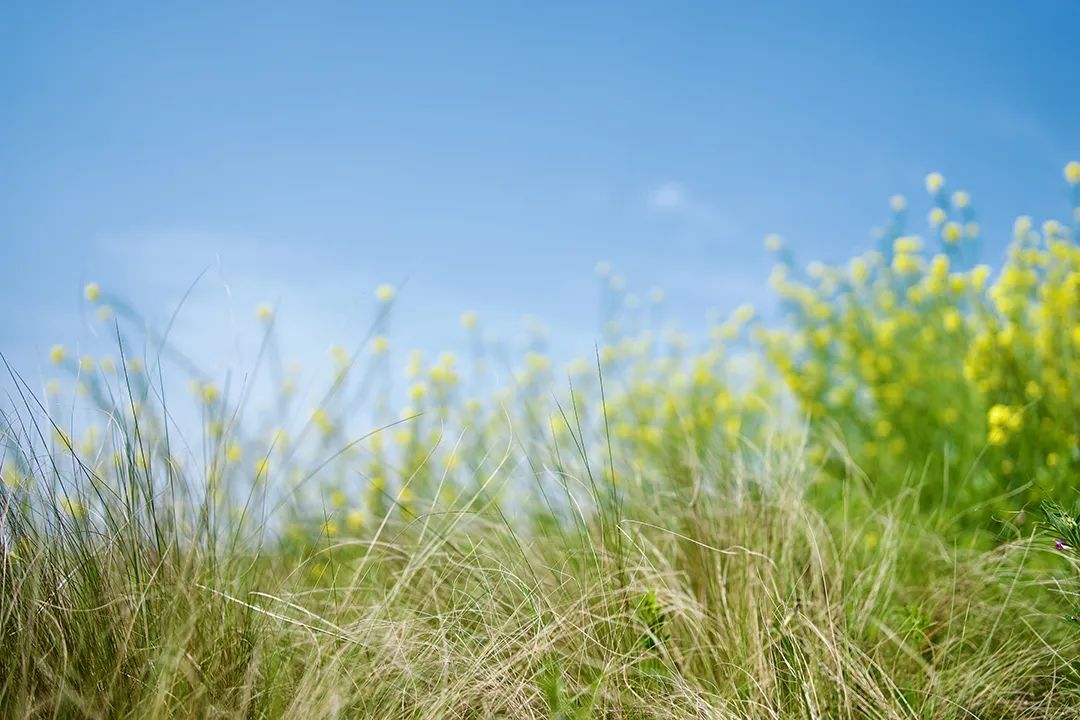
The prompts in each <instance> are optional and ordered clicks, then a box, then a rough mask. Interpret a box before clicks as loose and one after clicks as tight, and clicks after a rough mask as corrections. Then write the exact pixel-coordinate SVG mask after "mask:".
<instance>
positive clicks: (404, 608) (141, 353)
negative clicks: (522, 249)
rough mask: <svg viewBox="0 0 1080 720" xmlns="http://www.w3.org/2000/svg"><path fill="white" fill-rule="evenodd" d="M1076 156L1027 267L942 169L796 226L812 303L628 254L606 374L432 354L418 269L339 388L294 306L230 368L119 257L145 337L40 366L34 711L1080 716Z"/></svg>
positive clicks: (98, 312)
mask: <svg viewBox="0 0 1080 720" xmlns="http://www.w3.org/2000/svg"><path fill="white" fill-rule="evenodd" d="M1064 175H1065V181H1066V186H1067V187H1068V192H1069V193H1070V198H1071V204H1068V205H1065V206H1064V207H1063V212H1064V213H1066V215H1065V216H1064V219H1063V220H1047V221H1045V222H1041V223H1036V222H1035V221H1033V220H1032V219H1031V218H1028V217H1020V218H1018V219H1017V220H1016V222H1015V225H1014V227H1013V228H1012V229H1011V232H1012V238H1013V239H1012V242H1011V244H1010V245H1009V249H1008V252H1007V256H1006V257H1005V258H1004V262H1003V264H1002V265H1001V266H1000V267H999V268H996V269H995V268H991V267H990V266H988V265H985V264H981V263H982V262H983V261H985V260H986V259H987V258H985V257H984V256H985V253H984V252H983V251H982V250H981V248H980V240H981V235H982V232H983V230H982V228H981V227H980V226H979V223H978V218H977V215H976V213H975V209H974V204H973V202H972V199H971V198H970V197H969V196H968V194H967V193H965V192H963V191H962V190H954V189H952V188H950V187H949V186H948V185H947V183H946V181H945V179H944V178H943V177H942V176H941V175H939V174H937V173H932V174H930V175H928V176H927V177H926V190H927V193H928V195H927V197H928V199H929V202H928V203H923V202H921V201H920V203H919V205H920V207H922V206H923V205H925V207H926V208H927V209H928V211H929V214H928V216H927V217H926V218H925V220H924V218H923V217H922V216H921V212H920V213H919V215H918V216H916V214H915V213H914V211H912V210H911V209H910V208H909V204H908V201H907V200H906V199H905V198H902V197H900V196H895V197H893V198H892V199H891V200H890V206H891V212H892V216H891V219H890V221H889V222H888V223H887V225H886V226H885V227H884V228H883V229H882V230H881V232H880V233H879V235H878V237H877V239H876V241H875V242H876V247H873V248H871V249H869V250H868V251H867V252H866V253H864V254H862V255H859V256H858V257H854V258H852V259H851V260H850V262H847V263H845V264H843V265H839V266H831V265H825V264H822V263H817V262H812V263H810V264H809V265H807V266H806V267H802V266H800V265H799V263H798V262H797V259H796V252H795V250H796V249H797V248H793V247H789V246H788V245H786V244H785V242H784V240H783V239H782V238H780V237H778V236H769V237H768V238H766V240H765V245H766V250H765V251H767V252H770V253H773V254H774V255H775V256H776V269H775V271H774V272H773V275H772V277H771V278H769V280H768V281H769V283H770V286H771V288H772V290H773V292H774V293H775V295H776V297H777V298H778V300H779V308H780V311H779V313H778V314H777V315H775V316H769V317H762V316H761V315H760V314H759V313H757V312H755V309H754V308H752V307H750V306H742V307H739V308H736V309H735V310H734V311H733V312H732V313H731V314H730V316H728V317H726V318H721V319H717V320H716V321H715V322H713V323H711V325H710V327H708V328H707V330H706V332H705V333H704V334H700V333H698V334H688V333H686V332H683V331H679V330H678V329H676V328H672V327H666V326H665V325H664V323H663V321H662V317H663V316H662V313H660V312H659V311H658V308H660V307H662V305H663V303H664V296H663V292H662V291H660V290H653V291H650V292H648V293H647V294H645V295H642V296H638V295H637V294H633V293H631V292H629V291H628V290H627V289H626V287H625V280H624V279H623V278H621V277H620V276H618V275H617V274H616V273H615V271H614V270H613V269H612V268H610V267H608V266H607V265H606V264H601V265H600V266H598V267H597V274H598V278H599V282H600V285H601V293H602V307H603V311H602V314H603V317H602V326H601V328H600V330H599V331H598V342H597V345H596V347H595V348H584V349H583V350H584V351H585V352H584V354H583V356H582V357H581V358H579V359H576V360H573V361H571V362H570V363H569V364H564V363H563V362H561V359H558V358H553V357H551V356H550V355H549V354H548V353H547V352H546V347H545V342H544V338H543V336H542V334H540V333H539V332H537V333H535V335H534V336H533V337H531V339H530V340H529V342H528V345H527V347H525V348H523V350H522V351H521V352H520V353H515V354H510V353H507V352H505V351H504V350H502V349H500V348H496V347H493V346H491V344H490V343H488V342H487V341H486V340H485V335H484V333H483V323H482V318H480V317H478V316H477V315H476V314H475V313H472V312H466V313H464V314H463V315H462V318H461V324H462V332H463V333H464V337H465V342H464V343H463V347H466V348H468V350H467V352H464V353H460V357H459V356H458V355H456V354H454V353H450V352H445V353H442V354H439V355H437V356H435V357H434V358H432V357H425V356H424V354H422V353H420V352H415V351H414V352H411V353H408V354H405V353H400V352H399V349H398V348H396V347H394V345H393V334H392V332H391V324H390V322H389V319H390V309H391V308H392V307H393V304H394V302H395V289H394V288H393V287H391V286H388V285H387V286H381V287H379V288H376V289H375V292H374V298H373V307H374V309H373V320H372V322H371V326H370V332H369V333H367V334H366V335H364V336H363V337H357V338H348V341H349V343H350V344H348V345H341V346H335V347H333V348H331V351H330V355H331V361H332V362H333V365H334V371H333V374H332V377H330V378H329V379H328V381H327V382H326V383H325V384H324V385H323V386H322V387H320V388H319V389H318V390H317V392H314V393H312V392H307V393H302V392H298V387H300V386H301V380H300V378H299V377H298V375H297V373H296V372H295V371H294V370H293V369H291V368H290V367H289V364H288V348H287V347H283V346H282V343H280V342H279V341H278V338H277V335H276V334H275V322H276V321H277V309H276V308H275V307H273V306H271V305H268V304H267V305H260V306H258V307H257V308H254V309H253V312H252V316H251V320H250V322H251V323H252V324H253V325H256V326H257V327H259V328H260V337H261V341H260V348H259V352H258V360H257V362H256V364H255V367H253V368H245V369H244V372H243V373H241V374H237V375H234V376H230V377H229V378H218V377H211V376H209V375H208V374H206V373H205V372H203V371H201V370H200V369H199V368H198V367H197V366H196V365H194V364H193V363H191V362H189V361H188V360H187V359H186V356H185V355H184V354H183V348H177V347H174V346H173V344H172V343H171V341H170V339H169V331H168V327H165V328H153V327H150V326H148V325H147V324H146V323H145V321H144V320H143V319H142V317H141V316H140V315H139V314H138V313H137V311H136V309H134V308H132V307H130V306H129V305H128V304H127V303H126V302H125V301H124V300H123V298H122V297H121V296H120V295H119V294H113V293H112V292H111V290H110V289H109V288H103V287H99V286H98V285H97V284H95V283H91V284H88V285H87V286H86V287H85V288H84V295H85V303H86V305H87V307H88V308H90V309H91V310H92V314H93V316H94V322H95V323H98V324H99V325H100V326H101V327H102V328H104V331H105V332H106V334H108V335H109V336H111V337H112V338H113V339H114V341H115V342H114V343H113V344H114V346H115V347H114V351H113V352H112V353H111V354H109V355H107V356H102V355H93V354H78V353H75V352H73V351H72V350H71V349H69V347H68V346H66V345H64V344H58V345H56V346H55V347H54V348H52V350H51V352H50V357H49V358H48V359H47V362H48V363H49V364H50V366H51V368H52V372H53V374H54V376H55V378H56V379H55V380H51V381H49V382H47V383H46V384H45V386H44V387H40V388H39V387H36V386H34V384H32V383H30V382H28V381H26V380H25V379H24V377H25V376H24V375H23V374H21V373H20V368H14V367H11V366H10V365H8V366H7V372H8V376H9V377H8V382H7V387H6V390H7V403H6V405H5V406H4V408H3V412H4V415H3V420H2V425H0V427H2V432H3V447H2V449H0V473H2V477H3V484H2V486H0V544H2V566H0V634H2V638H3V640H2V643H0V647H2V650H0V714H2V715H3V716H5V717H28V718H36V717H89V718H98V717H101V718H106V717H108V718H112V717H132V718H135V717H138V718H144V717H150V718H154V717H193V718H196V717H198V718H203V717H238V718H239V717H259V718H278V717H295V718H315V717H343V718H347V717H372V718H488V717H493V718H499V717H515V718H545V719H547V720H556V719H558V720H570V719H582V720H583V719H585V718H641V719H645V718H672V719H674V718H763V719H764V718H819V717H820V718H875V719H876V718H941V719H946V718H949V719H952V718H956V719H958V720H959V719H960V718H986V719H990V718H1001V719H1005V718H1075V717H1077V713H1078V712H1080V710H1078V708H1080V627H1078V625H1077V619H1076V618H1075V617H1074V615H1080V609H1076V608H1077V606H1078V605H1080V599H1078V597H1077V595H1078V593H1080V556H1078V555H1077V550H1076V548H1080V527H1078V523H1080V515H1078V514H1077V511H1078V510H1080V503H1078V500H1080V498H1078V497H1077V495H1076V486H1077V483H1076V477H1077V470H1078V468H1080V393H1078V392H1077V390H1076V389H1077V388H1080V246H1078V245H1077V243H1076V234H1077V232H1078V231H1080V163H1078V162H1073V163H1069V164H1068V165H1067V166H1066V167H1065V169H1064ZM763 281H764V278H763ZM402 358H403V359H404V362H401V360H402ZM43 360H44V359H43ZM6 362H7V361H6V360H5V363H6ZM496 370H498V372H496ZM505 376H510V377H512V378H513V381H512V382H509V383H505V382H504V383H498V382H496V381H495V380H494V378H495V377H505ZM177 381H182V382H183V383H185V384H187V385H188V386H189V388H190V393H189V394H188V395H187V396H184V397H177V395H176V394H175V393H173V392H171V388H172V387H174V386H175V384H176V382H177ZM167 390H169V391H168V392H167ZM401 405H406V406H405V407H401ZM181 406H184V407H194V408H197V412H196V413H195V415H197V417H198V418H199V420H198V422H196V423H195V425H196V427H194V428H193V427H191V426H190V425H191V424H190V423H188V422H185V421H181V420H179V419H178V414H179V408H180V407H181Z"/></svg>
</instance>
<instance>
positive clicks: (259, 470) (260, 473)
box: [255, 458, 270, 480]
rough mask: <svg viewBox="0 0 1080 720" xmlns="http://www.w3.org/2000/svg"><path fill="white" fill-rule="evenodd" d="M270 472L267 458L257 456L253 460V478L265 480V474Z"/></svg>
mask: <svg viewBox="0 0 1080 720" xmlns="http://www.w3.org/2000/svg"><path fill="white" fill-rule="evenodd" d="M269 473H270V460H269V459H267V458H259V459H258V460H256V461H255V479H256V480H265V479H266V476H267V475H268V474H269Z"/></svg>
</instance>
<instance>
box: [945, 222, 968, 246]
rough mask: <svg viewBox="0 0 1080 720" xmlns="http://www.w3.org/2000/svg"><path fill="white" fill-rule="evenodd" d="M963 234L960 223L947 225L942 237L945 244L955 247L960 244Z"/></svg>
mask: <svg viewBox="0 0 1080 720" xmlns="http://www.w3.org/2000/svg"><path fill="white" fill-rule="evenodd" d="M962 234H963V230H962V229H961V227H960V223H958V222H947V223H945V227H944V228H943V229H942V231H941V236H942V237H943V238H944V239H945V242H947V243H948V244H950V245H955V244H956V243H957V242H959V240H960V237H961V235H962Z"/></svg>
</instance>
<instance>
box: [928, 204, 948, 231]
mask: <svg viewBox="0 0 1080 720" xmlns="http://www.w3.org/2000/svg"><path fill="white" fill-rule="evenodd" d="M946 217H947V215H946V214H945V211H944V210H942V209H941V208H934V209H933V210H931V211H930V214H929V215H927V216H926V221H927V222H928V223H930V226H931V227H937V226H938V225H940V224H941V223H943V222H945V218H946Z"/></svg>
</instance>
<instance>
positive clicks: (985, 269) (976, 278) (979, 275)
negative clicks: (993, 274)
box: [971, 265, 990, 290]
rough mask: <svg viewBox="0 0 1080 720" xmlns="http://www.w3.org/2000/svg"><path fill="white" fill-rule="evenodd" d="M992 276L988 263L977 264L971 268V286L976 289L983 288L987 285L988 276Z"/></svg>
mask: <svg viewBox="0 0 1080 720" xmlns="http://www.w3.org/2000/svg"><path fill="white" fill-rule="evenodd" d="M989 277H990V267H989V266H987V265H976V266H975V267H974V268H973V269H972V270H971V286H972V287H973V288H975V289H976V290H982V288H983V286H985V285H986V280H987V278H989Z"/></svg>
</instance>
